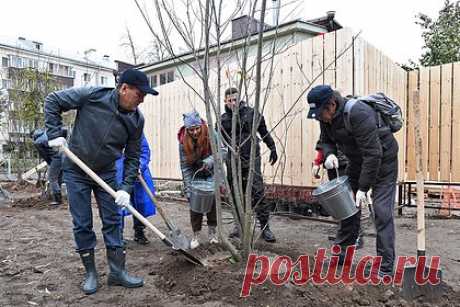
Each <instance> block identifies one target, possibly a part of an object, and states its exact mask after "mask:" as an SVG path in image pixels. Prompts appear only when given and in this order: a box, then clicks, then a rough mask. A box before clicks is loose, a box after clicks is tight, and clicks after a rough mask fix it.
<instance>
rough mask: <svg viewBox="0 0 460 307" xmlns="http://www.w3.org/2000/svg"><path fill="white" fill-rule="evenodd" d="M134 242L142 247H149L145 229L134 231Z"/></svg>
mask: <svg viewBox="0 0 460 307" xmlns="http://www.w3.org/2000/svg"><path fill="white" fill-rule="evenodd" d="M134 241H136V242H137V243H139V244H141V245H147V244H149V243H150V241H149V239H147V237H146V236H145V234H144V229H143V228H136V229H135V230H134Z"/></svg>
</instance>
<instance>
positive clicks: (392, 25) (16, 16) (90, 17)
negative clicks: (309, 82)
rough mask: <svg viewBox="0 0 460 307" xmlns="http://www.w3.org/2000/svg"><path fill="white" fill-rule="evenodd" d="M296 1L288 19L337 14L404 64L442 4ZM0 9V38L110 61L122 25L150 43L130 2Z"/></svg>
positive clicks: (23, 2)
mask: <svg viewBox="0 0 460 307" xmlns="http://www.w3.org/2000/svg"><path fill="white" fill-rule="evenodd" d="M226 1H231V0H226ZM291 1H292V0H291ZM140 2H143V1H142V0H140ZM147 2H151V0H148V1H147ZM286 2H287V1H286ZM300 3H301V4H300V7H299V8H298V9H297V10H296V11H294V13H292V14H290V15H289V18H290V19H292V18H294V17H301V18H304V19H312V18H316V17H319V16H323V15H325V12H326V11H336V20H337V21H338V22H339V23H341V24H342V26H345V27H350V28H352V29H353V30H354V31H355V32H358V31H359V30H362V35H363V37H364V38H365V39H366V40H367V41H369V42H370V43H371V44H373V45H374V46H376V47H377V48H379V49H381V50H382V51H383V52H384V53H385V54H387V55H388V56H390V57H391V58H392V59H393V60H395V61H397V62H400V63H406V62H407V60H408V59H413V60H417V59H418V58H419V57H420V54H421V52H422V50H421V47H422V44H423V41H422V39H421V31H420V26H418V25H416V24H415V23H414V21H415V15H416V14H417V13H419V12H422V13H424V14H427V15H429V16H430V17H437V16H438V12H439V10H440V9H441V8H442V6H443V3H444V0H379V1H376V0H347V1H345V0H320V1H318V0H315V1H313V0H304V1H301V2H300ZM1 10H2V16H1V17H0V29H1V30H0V35H8V36H12V37H17V36H23V37H25V38H27V39H31V40H36V41H41V42H43V43H44V44H45V45H51V46H55V47H59V48H62V49H65V50H69V51H80V52H82V51H84V50H87V49H90V48H94V49H96V50H97V52H98V53H100V54H101V55H102V54H108V55H110V56H111V58H112V59H121V60H128V58H127V55H126V52H125V51H124V50H123V48H121V47H120V42H121V39H122V36H123V34H124V33H125V32H124V31H125V27H126V25H128V26H129V27H130V29H131V32H132V34H133V36H134V39H135V41H136V42H137V43H138V44H139V45H142V44H144V42H145V45H147V42H148V41H149V40H151V39H152V37H151V35H149V32H148V29H147V27H146V25H145V23H144V22H143V20H142V18H141V16H140V14H139V12H138V10H137V7H136V6H135V4H134V1H132V0H78V1H70V0H61V1H56V0H36V1H30V0H5V1H2V7H1ZM284 15H288V14H287V13H286V12H285V13H284ZM268 20H270V19H268ZM284 21H286V19H285V20H284Z"/></svg>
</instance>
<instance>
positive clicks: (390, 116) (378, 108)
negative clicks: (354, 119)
mask: <svg viewBox="0 0 460 307" xmlns="http://www.w3.org/2000/svg"><path fill="white" fill-rule="evenodd" d="M358 101H360V102H364V103H366V104H367V105H369V106H371V107H372V108H373V109H374V110H375V112H376V113H377V127H378V128H379V129H380V128H382V127H383V128H385V127H388V128H390V131H391V132H392V133H396V132H398V131H399V130H401V128H402V126H403V124H404V119H403V115H402V111H401V108H400V107H399V106H398V105H397V104H396V102H394V101H393V100H392V99H391V98H389V97H387V96H386V95H385V94H384V93H376V94H374V95H369V96H363V97H357V98H351V99H349V100H348V101H347V103H346V104H345V109H344V121H345V129H347V131H348V132H351V123H350V112H351V109H352V108H353V106H354V105H355V103H356V102H358ZM382 121H383V123H382Z"/></svg>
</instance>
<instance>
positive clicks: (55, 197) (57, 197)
mask: <svg viewBox="0 0 460 307" xmlns="http://www.w3.org/2000/svg"><path fill="white" fill-rule="evenodd" d="M60 204H62V195H61V193H53V194H52V195H51V205H53V206H59V205H60Z"/></svg>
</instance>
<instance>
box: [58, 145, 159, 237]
mask: <svg viewBox="0 0 460 307" xmlns="http://www.w3.org/2000/svg"><path fill="white" fill-rule="evenodd" d="M61 150H62V151H63V152H64V154H65V155H66V156H67V157H69V159H70V160H72V161H73V162H74V163H75V164H77V165H78V166H79V167H80V168H81V169H82V170H83V171H84V172H85V173H86V174H87V175H88V176H90V177H91V179H93V180H94V181H95V182H96V183H97V184H98V185H100V186H101V187H102V188H103V189H104V190H105V191H106V192H107V193H109V194H110V195H111V196H112V197H113V198H115V195H116V192H115V191H114V190H113V189H112V188H111V187H110V186H109V185H108V184H107V183H106V182H105V181H104V180H102V179H101V177H99V176H98V175H97V174H96V173H95V172H93V170H92V169H90V168H89V167H88V166H87V165H86V164H85V163H84V162H83V161H82V160H80V158H78V157H77V156H76V155H75V154H74V153H73V152H72V151H71V150H70V149H69V148H67V147H65V146H63V147H62V148H61ZM125 208H126V209H128V211H129V212H131V213H132V214H133V215H134V216H135V217H136V218H137V219H138V220H139V221H141V222H142V224H144V225H145V226H146V227H148V228H150V229H151V230H152V231H153V232H154V233H155V234H156V235H157V236H158V237H159V238H160V239H161V240H164V239H165V238H166V236H165V235H164V234H162V233H161V232H160V231H159V230H158V229H157V228H156V227H155V226H153V225H152V224H151V223H150V222H149V221H148V220H147V219H146V218H145V217H143V216H142V214H140V213H139V212H138V211H137V210H136V209H134V208H133V206H131V205H127V206H126V207H125Z"/></svg>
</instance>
